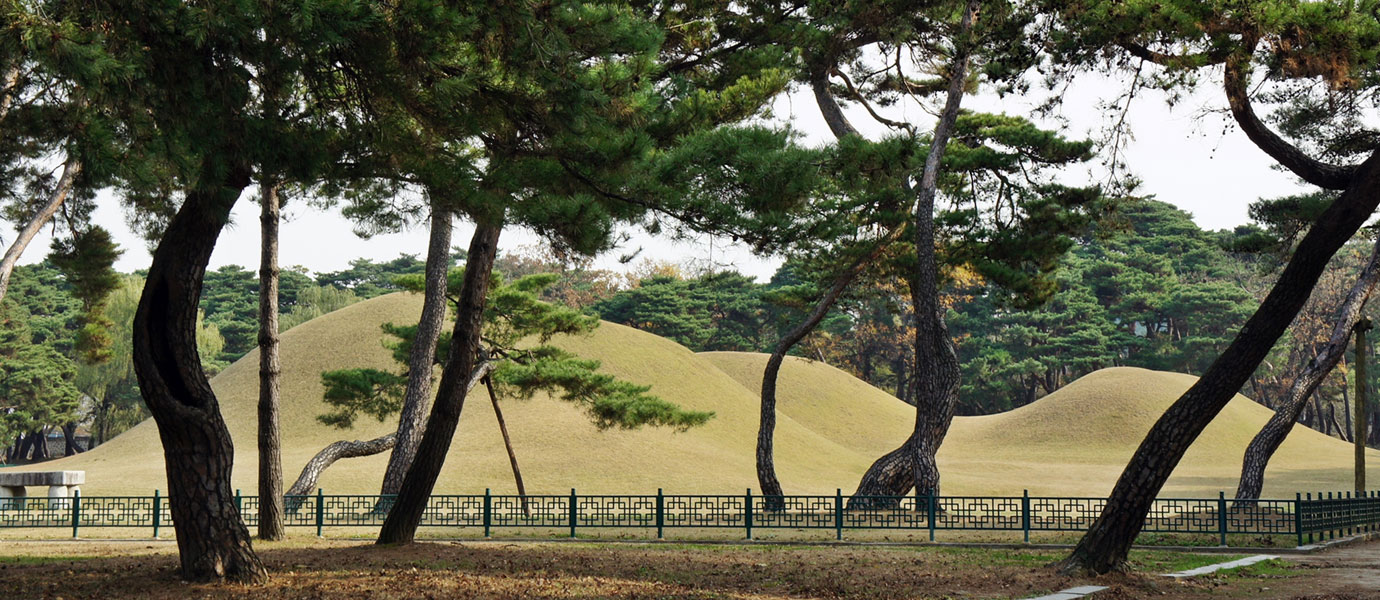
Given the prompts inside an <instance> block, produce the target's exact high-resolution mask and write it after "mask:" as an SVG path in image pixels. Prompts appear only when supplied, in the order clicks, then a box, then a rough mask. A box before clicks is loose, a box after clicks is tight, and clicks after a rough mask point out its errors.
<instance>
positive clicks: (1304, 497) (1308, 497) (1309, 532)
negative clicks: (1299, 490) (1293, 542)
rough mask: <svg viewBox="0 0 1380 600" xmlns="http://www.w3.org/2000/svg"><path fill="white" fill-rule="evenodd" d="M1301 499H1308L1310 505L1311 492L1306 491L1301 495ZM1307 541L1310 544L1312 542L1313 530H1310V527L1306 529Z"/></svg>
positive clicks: (1311, 500)
mask: <svg viewBox="0 0 1380 600" xmlns="http://www.w3.org/2000/svg"><path fill="white" fill-rule="evenodd" d="M1303 499H1304V500H1307V501H1308V505H1309V506H1310V507H1311V506H1312V505H1313V492H1308V493H1306V494H1304V495H1303ZM1310 510H1311V508H1310ZM1308 543H1310V544H1311V543H1313V530H1312V529H1309V530H1308Z"/></svg>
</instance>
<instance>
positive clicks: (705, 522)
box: [0, 489, 1380, 545]
mask: <svg viewBox="0 0 1380 600" xmlns="http://www.w3.org/2000/svg"><path fill="white" fill-rule="evenodd" d="M167 500H168V499H167V498H166V497H165V496H163V495H162V494H161V493H159V492H157V491H155V492H154V494H153V495H152V496H90V497H83V496H81V495H80V494H78V495H76V496H73V497H71V498H54V499H50V498H6V499H3V500H0V529H3V528H25V527H63V528H71V530H72V535H73V537H77V536H78V535H80V531H81V529H82V528H85V527H130V528H146V529H150V530H152V533H153V536H154V537H158V535H159V532H160V531H161V530H162V529H164V528H167V527H168V526H169V525H171V524H172V514H171V511H170V509H169V506H168V501H167ZM392 500H393V498H392V497H391V496H378V495H337V494H326V493H324V492H323V491H321V490H318V491H317V493H316V494H314V495H310V496H289V497H287V498H286V504H287V507H288V514H287V525H288V526H290V527H314V528H316V533H317V535H320V534H321V533H322V530H323V529H324V528H326V527H377V526H379V525H381V524H382V523H383V520H384V518H385V517H386V516H387V513H388V508H389V506H390V505H391V502H392ZM235 503H236V506H237V507H238V508H239V510H240V514H241V516H242V517H243V518H244V520H245V523H246V524H247V525H250V526H253V525H255V524H257V521H258V516H259V510H258V504H259V503H258V497H257V496H245V495H241V494H236V498H235ZM1105 504H1106V500H1105V499H1103V498H1078V497H1045V496H1042V497H1035V496H1030V495H1029V494H1028V493H1027V494H1024V495H1022V496H1016V497H1011V496H935V497H929V496H845V495H844V494H843V493H842V491H838V492H835V494H834V495H831V496H830V495H820V496H762V495H760V494H753V493H752V490H747V491H745V492H744V493H743V494H707V495H700V494H692V495H687V494H664V493H662V492H661V491H660V490H658V491H657V493H656V494H645V495H602V494H601V495H579V494H577V493H576V492H575V490H573V489H572V490H570V493H569V494H558V495H543V494H538V495H528V496H526V497H522V496H516V495H504V494H491V493H488V492H486V493H484V494H483V495H478V494H475V495H436V496H432V497H431V500H430V502H429V503H428V504H427V507H426V512H425V513H424V515H423V517H422V525H423V526H428V527H455V528H471V529H477V530H482V531H483V534H484V535H485V536H486V537H488V536H490V535H491V534H492V533H493V531H494V530H495V529H502V528H534V529H548V530H554V531H561V532H562V533H568V534H569V535H570V536H571V537H575V535H576V534H577V532H578V531H579V530H580V529H594V528H640V529H647V530H651V529H655V530H656V537H657V538H662V537H664V536H665V531H666V530H667V529H706V528H707V529H737V530H742V531H743V532H744V535H745V536H746V537H747V538H748V539H751V538H752V536H753V531H754V530H763V529H816V530H833V531H834V534H835V536H836V537H837V538H838V539H843V534H844V531H856V530H900V531H910V532H917V531H919V532H928V535H929V539H930V540H931V541H933V540H934V539H935V537H936V533H937V532H939V531H1007V532H1012V533H1013V534H1015V533H1016V532H1020V533H1021V535H1022V537H1023V539H1024V540H1025V541H1027V542H1028V541H1030V534H1031V533H1032V532H1059V531H1064V532H1068V531H1073V532H1078V531H1085V530H1087V528H1088V527H1089V526H1090V525H1091V524H1092V523H1093V521H1094V520H1096V519H1097V516H1098V515H1099V514H1100V513H1101V512H1102V509H1103V506H1104V505H1105ZM1377 526H1380V492H1367V493H1365V494H1353V493H1351V492H1342V493H1327V494H1322V493H1319V494H1316V496H1315V495H1314V494H1312V493H1309V494H1305V495H1298V496H1296V497H1295V498H1294V499H1292V500H1247V501H1236V500H1231V499H1228V498H1226V497H1225V495H1224V494H1218V497H1217V498H1209V499H1202V498H1161V499H1157V500H1155V501H1154V503H1153V504H1152V505H1151V508H1150V512H1149V514H1147V515H1146V518H1145V526H1144V528H1143V529H1142V532H1144V533H1190V534H1206V535H1215V536H1217V537H1218V538H1219V541H1220V543H1221V544H1222V545H1226V543H1227V536H1229V535H1256V536H1260V535H1286V536H1293V537H1295V538H1296V539H1297V541H1298V543H1299V545H1303V544H1304V543H1307V542H1312V541H1314V539H1315V537H1316V538H1317V539H1329V538H1335V537H1336V536H1338V535H1349V534H1354V533H1359V532H1362V531H1372V530H1375V529H1376V528H1377Z"/></svg>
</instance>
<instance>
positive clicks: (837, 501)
mask: <svg viewBox="0 0 1380 600" xmlns="http://www.w3.org/2000/svg"><path fill="white" fill-rule="evenodd" d="M834 539H836V540H842V539H843V488H834Z"/></svg>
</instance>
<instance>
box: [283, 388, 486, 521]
mask: <svg viewBox="0 0 1380 600" xmlns="http://www.w3.org/2000/svg"><path fill="white" fill-rule="evenodd" d="M494 366H495V365H494V363H492V362H487V361H486V362H483V363H480V364H479V365H478V366H476V367H475V368H474V372H473V373H471V374H470V380H469V383H468V384H466V387H465V393H469V391H470V390H472V389H474V386H475V385H476V384H478V383H479V381H480V380H482V379H484V378H486V377H488V376H489V373H491V372H493V369H494ZM397 441H398V433H397V432H396V431H395V432H393V433H390V434H388V435H382V436H379V437H376V438H374V439H372V440H367V441H363V442H361V441H359V440H355V441H352V442H347V441H344V440H341V441H338V442H334V443H332V444H331V445H329V446H326V447H325V448H322V449H321V451H320V452H317V453H316V455H315V456H313V457H311V460H309V461H307V464H306V465H305V466H303V467H302V473H301V474H299V475H298V476H297V481H295V482H293V484H292V487H290V488H288V491H287V495H288V496H289V497H293V498H291V499H289V500H288V501H287V512H290V513H291V512H296V511H297V508H298V507H299V506H301V505H302V499H301V498H300V497H297V496H305V495H307V494H310V493H311V490H312V488H314V487H316V482H317V480H319V479H320V478H321V474H322V473H324V472H325V471H326V469H327V468H328V467H330V466H331V465H333V464H335V461H337V460H340V459H342V458H359V457H361V456H373V455H375V454H379V453H381V452H386V451H388V450H391V449H393V448H396V447H397ZM391 506H392V503H391V502H387V501H381V502H380V503H379V504H378V505H377V506H376V507H375V509H376V510H377V511H379V512H386V511H387V510H388V508H389V507H391Z"/></svg>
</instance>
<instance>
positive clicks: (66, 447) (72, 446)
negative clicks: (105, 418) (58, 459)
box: [62, 423, 81, 456]
mask: <svg viewBox="0 0 1380 600" xmlns="http://www.w3.org/2000/svg"><path fill="white" fill-rule="evenodd" d="M62 442H63V449H62V455H63V456H75V455H77V454H78V453H80V452H81V447H80V446H78V445H77V424H76V423H68V424H66V425H63V426H62Z"/></svg>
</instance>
